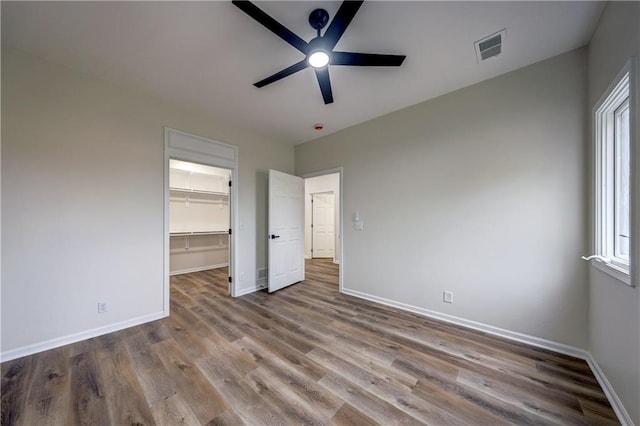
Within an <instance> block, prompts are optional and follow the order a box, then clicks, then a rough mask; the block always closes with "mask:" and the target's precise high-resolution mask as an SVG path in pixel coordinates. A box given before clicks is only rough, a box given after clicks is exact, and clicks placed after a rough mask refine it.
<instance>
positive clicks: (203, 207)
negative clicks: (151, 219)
mask: <svg viewBox="0 0 640 426" xmlns="http://www.w3.org/2000/svg"><path fill="white" fill-rule="evenodd" d="M229 180H230V171H229V170H226V169H221V168H217V167H211V166H205V165H201V164H195V163H188V162H185V161H178V160H170V161H169V235H170V259H169V271H170V274H171V275H178V274H185V273H189V272H196V271H204V270H207V269H214V268H221V267H225V266H228V265H229V223H230V210H229Z"/></svg>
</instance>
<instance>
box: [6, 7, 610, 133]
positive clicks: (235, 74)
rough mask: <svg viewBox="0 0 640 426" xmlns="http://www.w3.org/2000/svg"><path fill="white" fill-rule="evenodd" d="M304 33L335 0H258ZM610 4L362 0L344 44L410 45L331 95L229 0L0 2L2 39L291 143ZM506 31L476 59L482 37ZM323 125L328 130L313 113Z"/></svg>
mask: <svg viewBox="0 0 640 426" xmlns="http://www.w3.org/2000/svg"><path fill="white" fill-rule="evenodd" d="M256 4H257V5H258V6H259V7H260V8H262V9H263V10H264V11H265V12H266V13H268V14H269V15H271V16H272V17H274V18H275V19H276V20H278V21H280V22H281V23H282V24H283V25H285V26H286V27H288V28H289V29H290V30H292V31H293V32H295V33H296V34H298V35H299V36H300V37H302V38H303V39H305V40H307V41H309V40H311V39H312V38H313V37H315V32H314V30H313V29H312V28H311V27H310V26H309V24H308V22H307V18H308V15H309V13H310V12H311V10H313V9H315V8H317V7H323V8H325V9H326V10H327V11H328V12H329V14H330V19H331V17H333V15H334V13H335V12H336V10H337V9H338V7H339V6H340V2H321V1H301V2H256ZM603 7H604V4H603V3H602V2H592V1H587V2H573V1H571V2H569V1H567V2H564V1H561V2H481V1H474V2H397V1H393V2H392V1H384V2H383V1H369V2H365V3H364V4H363V5H362V7H361V8H360V10H359V11H358V13H357V15H356V16H355V18H354V19H353V21H352V23H351V25H350V26H349V27H348V28H347V30H346V32H345V33H344V35H343V37H342V39H341V40H340V42H339V43H338V45H337V47H336V49H337V50H343V51H353V52H367V53H388V54H404V55H407V59H406V60H405V62H404V64H403V65H402V66H401V67H399V68H366V67H344V66H332V67H330V75H331V83H332V87H333V95H334V99H335V102H334V103H333V104H330V105H325V104H324V103H323V101H322V95H321V94H320V90H319V88H318V83H317V81H316V79H315V75H314V73H313V71H312V70H311V69H306V70H304V71H302V72H299V73H297V74H294V75H292V76H289V77H287V78H285V79H283V80H280V81H278V82H276V83H274V84H272V85H269V86H266V87H264V88H261V89H258V88H256V87H254V86H253V84H252V83H254V82H256V81H258V80H261V79H262V78H264V77H267V76H269V75H271V74H273V73H274V72H277V71H279V70H281V69H283V68H286V67H288V66H289V65H292V64H294V63H295V62H298V61H300V60H301V59H303V56H302V54H301V53H300V52H298V51H297V50H296V49H294V48H293V47H291V46H290V45H288V44H287V43H285V42H284V41H283V40H281V39H279V38H278V37H277V36H275V35H273V34H272V33H271V32H269V31H268V30H267V29H265V28H264V27H262V26H261V25H260V24H258V23H257V22H256V21H254V20H253V19H251V18H250V17H249V16H247V15H245V14H244V13H243V12H242V11H240V10H239V9H238V8H236V7H235V6H233V5H232V4H231V3H230V2H6V1H3V2H2V43H3V44H6V45H8V46H11V47H14V48H17V49H21V50H24V51H27V52H31V53H33V54H35V55H37V56H40V57H43V58H45V59H49V60H51V61H55V62H58V63H62V64H65V65H66V66H69V67H71V68H74V69H77V70H80V71H82V72H85V73H88V74H91V75H94V76H96V77H99V78H102V79H105V80H110V81H113V82H115V83H117V84H120V85H123V86H127V87H132V88H135V89H136V90H138V91H143V92H147V93H150V94H152V95H153V96H155V97H157V98H161V99H165V100H170V101H173V102H176V103H178V104H180V105H183V106H186V107H189V108H196V109H201V110H204V111H205V112H207V113H209V114H211V115H213V116H216V117H218V118H221V119H223V120H225V121H227V122H231V123H235V124H236V125H238V126H240V127H243V128H246V129H248V130H252V131H254V132H256V133H260V134H263V135H265V136H267V137H270V138H273V139H275V140H280V141H283V142H286V143H289V144H291V145H295V144H298V143H302V142H305V141H309V140H312V139H315V138H318V137H321V136H324V135H326V134H329V133H332V132H335V131H338V130H340V129H344V128H346V127H349V126H353V125H355V124H358V123H361V122H364V121H367V120H370V119H372V118H375V117H378V116H380V115H383V114H386V113H389V112H392V111H396V110H398V109H401V108H404V107H407V106H410V105H414V104H416V103H420V102H422V101H425V100H427V99H431V98H433V97H436V96H439V95H442V94H444V93H447V92H451V91H453V90H456V89H460V88H462V87H465V86H468V85H470V84H474V83H476V82H479V81H482V80H486V79H488V78H491V77H495V76H497V75H500V74H503V73H505V72H509V71H512V70H514V69H517V68H520V67H523V66H526V65H529V64H532V63H534V62H537V61H540V60H543V59H546V58H549V57H552V56H555V55H558V54H560V53H563V52H566V51H569V50H571V49H575V48H577V47H580V46H584V45H585V44H587V43H588V42H589V39H590V37H591V34H592V32H593V30H594V28H595V25H596V23H597V20H598V18H599V16H600V13H601V12H602V9H603ZM503 28H506V30H507V35H506V39H505V42H504V50H503V53H502V54H501V55H500V56H498V57H496V58H493V59H491V60H489V61H486V62H483V63H481V64H478V63H477V62H476V55H475V51H474V46H473V42H474V41H476V40H478V39H480V38H483V37H484V36H487V35H490V34H493V33H495V32H497V31H499V30H501V29H503ZM317 122H322V123H324V124H325V126H326V127H325V130H324V131H323V132H317V131H315V130H313V128H312V126H313V124H314V123H317Z"/></svg>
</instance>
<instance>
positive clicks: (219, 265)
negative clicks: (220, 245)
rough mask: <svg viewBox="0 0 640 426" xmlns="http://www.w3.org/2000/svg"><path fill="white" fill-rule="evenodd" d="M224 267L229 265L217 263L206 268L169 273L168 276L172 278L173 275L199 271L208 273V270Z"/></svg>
mask: <svg viewBox="0 0 640 426" xmlns="http://www.w3.org/2000/svg"><path fill="white" fill-rule="evenodd" d="M225 266H229V264H228V263H218V264H217V265H207V266H198V267H197V268H189V269H180V270H179V271H172V272H169V275H170V276H173V275H182V274H190V273H192V272H200V271H208V270H209V269H218V268H224V267H225Z"/></svg>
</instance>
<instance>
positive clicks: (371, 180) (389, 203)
mask: <svg viewBox="0 0 640 426" xmlns="http://www.w3.org/2000/svg"><path fill="white" fill-rule="evenodd" d="M586 78H587V77H586V51H585V50H584V49H580V50H576V51H572V52H569V53H567V54H564V55H561V56H558V57H555V58H552V59H549V60H546V61H543V62H540V63H537V64H534V65H531V66H528V67H526V68H523V69H520V70H517V71H514V72H512V73H509V74H505V75H503V76H500V77H497V78H494V79H492V80H488V81H485V82H482V83H479V84H476V85H473V86H470V87H467V88H465V89H462V90H459V91H457V92H453V93H450V94H447V95H444V96H442V97H439V98H436V99H434V100H430V101H428V102H425V103H421V104H418V105H415V106H413V107H410V108H407V109H404V110H401V111H398V112H395V113H392V114H389V115H386V116H383V117H380V118H377V119H375V120H372V121H369V122H366V123H363V124H361V125H358V126H355V127H352V128H349V129H346V130H343V131H341V132H338V133H335V134H332V135H329V136H327V137H326V138H323V139H321V140H318V141H314V142H313V143H306V144H302V145H299V146H297V147H296V161H295V164H296V173H298V174H303V173H308V172H312V171H315V170H322V169H328V168H332V167H337V166H343V167H344V181H343V183H344V188H343V189H344V194H343V199H344V217H345V220H346V223H345V224H344V234H343V245H344V253H343V263H344V268H345V269H344V274H345V275H344V286H345V288H346V289H349V290H355V291H359V292H362V293H366V294H368V295H373V296H376V297H381V298H386V299H390V300H392V301H395V302H400V303H405V304H409V305H413V306H416V307H419V308H423V309H428V310H432V311H436V312H439V313H444V314H450V315H454V316H457V317H462V318H464V319H467V320H472V321H477V322H480V323H484V324H488V325H491V326H494V327H500V328H504V329H508V330H512V331H516V332H520V333H525V334H527V335H532V336H536V337H539V338H543V339H549V340H552V341H556V342H561V343H565V344H568V345H573V346H576V347H581V348H586V346H587V326H586V324H587V306H588V302H587V295H588V287H587V265H586V263H584V262H582V261H581V260H580V256H581V255H582V254H583V253H584V250H585V248H586V246H587V244H586V237H585V230H586V223H585V222H586V214H585V207H586V202H585V183H586V177H585V156H586V154H585V151H584V149H585V138H586V135H585V130H586V123H585V114H584V111H585V108H584V106H585V105H586V102H587V100H586V84H587V83H586V81H587V80H586ZM355 211H359V212H360V216H361V219H362V220H363V221H364V231H361V232H360V231H355V230H354V229H353V223H352V222H351V221H350V220H348V219H349V218H351V217H352V215H353V213H354V212H355ZM443 290H451V291H453V293H454V303H453V304H445V303H443V302H442V291H443Z"/></svg>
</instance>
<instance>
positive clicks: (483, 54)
mask: <svg viewBox="0 0 640 426" xmlns="http://www.w3.org/2000/svg"><path fill="white" fill-rule="evenodd" d="M506 34H507V30H506V29H503V30H501V31H498V32H497V33H495V34H491V35H490V36H488V37H485V38H483V39H481V40H478V41H476V42H475V43H473V44H474V46H475V48H476V59H477V60H478V63H480V62H482V61H486V60H487V59H489V58H493V57H495V56H498V55H499V54H500V53H502V46H503V44H504V38H505V35H506Z"/></svg>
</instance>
